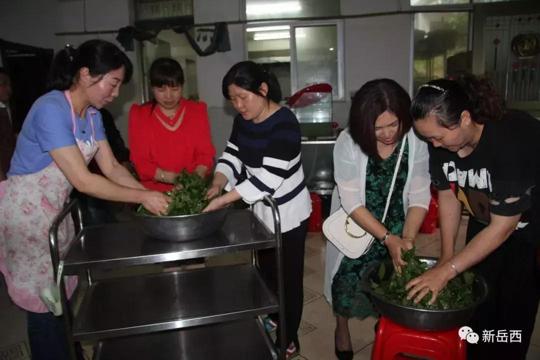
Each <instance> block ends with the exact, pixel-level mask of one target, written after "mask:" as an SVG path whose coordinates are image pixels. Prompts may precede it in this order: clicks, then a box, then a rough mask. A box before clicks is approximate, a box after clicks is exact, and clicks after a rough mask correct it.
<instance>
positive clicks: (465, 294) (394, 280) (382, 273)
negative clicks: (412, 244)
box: [371, 248, 474, 310]
mask: <svg viewBox="0 0 540 360" xmlns="http://www.w3.org/2000/svg"><path fill="white" fill-rule="evenodd" d="M402 258H403V260H404V261H405V262H407V265H405V266H403V267H402V268H401V274H399V273H397V272H395V271H394V270H393V267H392V265H391V264H389V263H385V262H382V263H381V264H380V266H379V269H378V273H377V277H378V279H379V282H376V281H373V279H372V280H371V286H372V288H373V289H374V291H375V292H376V293H377V294H379V295H381V296H382V297H384V298H385V299H386V300H388V301H390V302H392V303H395V304H398V305H405V306H411V307H415V308H419V309H429V310H449V309H461V308H465V307H467V306H470V305H472V304H473V302H474V294H473V285H474V274H473V273H472V272H470V271H465V272H464V273H462V274H460V275H458V276H457V277H455V278H454V279H452V280H450V281H449V282H448V284H447V285H446V287H444V289H442V290H441V291H440V292H439V295H438V296H437V299H436V300H435V302H434V303H433V304H431V305H429V304H428V302H429V300H430V299H431V293H429V294H427V295H426V296H424V298H422V300H420V302H418V303H417V304H415V303H414V302H413V300H412V299H411V300H408V299H407V293H408V291H407V290H406V289H405V285H407V283H408V282H409V281H411V280H412V279H414V278H416V277H418V276H420V275H422V274H423V273H424V272H425V271H426V270H428V266H427V265H426V264H425V263H424V262H422V261H420V259H419V258H418V257H416V256H415V249H414V248H413V249H411V250H409V251H406V252H404V253H403V254H402ZM388 272H391V275H388Z"/></svg>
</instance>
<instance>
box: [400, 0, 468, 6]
mask: <svg viewBox="0 0 540 360" xmlns="http://www.w3.org/2000/svg"><path fill="white" fill-rule="evenodd" d="M469 1H470V0H411V6H432V5H457V4H468V3H469Z"/></svg>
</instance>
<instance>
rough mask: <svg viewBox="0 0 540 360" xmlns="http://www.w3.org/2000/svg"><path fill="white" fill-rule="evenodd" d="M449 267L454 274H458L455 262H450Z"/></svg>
mask: <svg viewBox="0 0 540 360" xmlns="http://www.w3.org/2000/svg"><path fill="white" fill-rule="evenodd" d="M450 267H451V268H452V270H454V271H455V272H456V276H458V275H459V270H458V269H457V267H456V264H454V263H453V262H451V263H450Z"/></svg>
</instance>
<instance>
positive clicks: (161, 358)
mask: <svg viewBox="0 0 540 360" xmlns="http://www.w3.org/2000/svg"><path fill="white" fill-rule="evenodd" d="M264 331H265V330H264V327H263V325H262V324H261V323H260V321H257V320H243V321H235V322H230V323H220V324H213V325H206V326H199V327H195V328H190V329H182V330H173V331H165V332H160V333H154V334H150V335H144V336H141V335H138V336H129V337H124V338H115V339H112V340H105V341H102V342H100V343H99V345H98V347H97V349H96V352H95V355H94V359H96V360H133V359H137V360H171V359H189V360H208V359H212V360H230V359H250V360H251V359H257V360H271V359H275V357H276V354H275V352H273V351H271V350H269V351H261V349H265V348H266V349H271V346H270V344H268V340H267V338H266V334H265V333H264Z"/></svg>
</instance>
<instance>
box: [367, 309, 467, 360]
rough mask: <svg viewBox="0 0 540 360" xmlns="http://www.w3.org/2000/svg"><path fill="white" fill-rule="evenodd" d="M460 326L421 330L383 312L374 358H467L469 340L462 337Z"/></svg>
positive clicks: (381, 359)
mask: <svg viewBox="0 0 540 360" xmlns="http://www.w3.org/2000/svg"><path fill="white" fill-rule="evenodd" d="M458 330H459V328H455V329H452V330H447V331H418V330H413V329H409V328H406V327H403V326H401V325H398V324H396V323H395V322H393V321H391V320H390V319H388V318H386V317H384V316H381V318H380V319H379V325H378V327H377V333H376V335H375V344H374V345H373V351H372V353H371V360H401V359H433V360H465V359H466V358H467V351H466V350H467V348H466V341H463V340H461V339H460V338H459V334H458Z"/></svg>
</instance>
